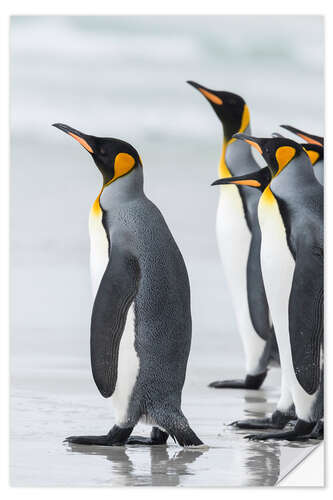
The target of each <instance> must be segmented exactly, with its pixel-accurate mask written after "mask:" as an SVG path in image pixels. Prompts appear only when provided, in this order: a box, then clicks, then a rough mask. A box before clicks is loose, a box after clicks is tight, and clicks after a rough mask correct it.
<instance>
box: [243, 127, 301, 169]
mask: <svg viewBox="0 0 333 500" xmlns="http://www.w3.org/2000/svg"><path fill="white" fill-rule="evenodd" d="M234 138H235V139H240V140H242V141H245V142H247V143H248V144H250V145H251V146H253V147H254V148H255V149H256V150H257V151H259V153H260V154H261V155H262V156H263V158H264V159H265V160H266V162H267V165H268V167H269V169H270V170H271V172H272V176H273V177H275V176H276V175H278V174H279V173H280V172H281V171H282V170H283V169H284V167H286V166H287V165H288V163H289V162H290V161H291V160H292V159H293V158H295V157H296V156H298V155H299V154H301V152H302V151H303V148H302V145H301V144H298V143H297V142H295V141H292V140H291V139H287V138H286V137H272V138H259V137H252V136H250V135H246V134H235V135H234Z"/></svg>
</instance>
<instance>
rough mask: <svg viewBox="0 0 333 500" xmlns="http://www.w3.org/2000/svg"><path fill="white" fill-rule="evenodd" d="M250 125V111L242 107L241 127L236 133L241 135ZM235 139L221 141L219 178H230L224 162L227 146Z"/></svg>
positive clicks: (245, 106)
mask: <svg viewBox="0 0 333 500" xmlns="http://www.w3.org/2000/svg"><path fill="white" fill-rule="evenodd" d="M249 123H250V111H249V108H248V107H247V105H246V104H245V105H244V109H243V114H242V121H241V126H240V129H239V130H238V133H240V134H241V133H243V132H244V131H245V130H246V129H247V127H248V126H249ZM235 140H236V139H234V138H233V137H232V138H231V139H230V141H228V142H227V141H226V140H224V141H223V146H222V154H221V159H220V165H219V174H220V177H232V175H231V172H230V170H229V169H228V167H227V164H226V161H225V155H226V152H227V147H228V146H229V144H232V143H233V142H234V141H235Z"/></svg>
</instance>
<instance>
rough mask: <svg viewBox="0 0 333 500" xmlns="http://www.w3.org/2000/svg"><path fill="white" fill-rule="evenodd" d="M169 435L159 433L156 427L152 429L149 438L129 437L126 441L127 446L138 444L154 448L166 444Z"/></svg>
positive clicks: (159, 430)
mask: <svg viewBox="0 0 333 500" xmlns="http://www.w3.org/2000/svg"><path fill="white" fill-rule="evenodd" d="M168 437H169V434H168V433H167V432H163V431H161V429H159V428H158V427H153V428H152V431H151V434H150V438H146V437H141V436H131V437H130V438H129V439H128V440H127V444H140V445H146V446H154V445H155V446H156V445H161V444H166V442H167V440H168Z"/></svg>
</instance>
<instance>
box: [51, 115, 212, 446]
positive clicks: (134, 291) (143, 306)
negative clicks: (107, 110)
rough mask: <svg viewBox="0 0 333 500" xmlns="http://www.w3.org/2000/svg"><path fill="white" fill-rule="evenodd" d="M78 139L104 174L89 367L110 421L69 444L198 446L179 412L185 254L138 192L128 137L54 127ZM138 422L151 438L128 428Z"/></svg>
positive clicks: (95, 217)
mask: <svg viewBox="0 0 333 500" xmlns="http://www.w3.org/2000/svg"><path fill="white" fill-rule="evenodd" d="M54 126H55V127H57V128H59V129H60V130H62V131H63V132H65V133H67V134H69V135H70V136H72V137H73V138H74V139H76V140H77V141H78V142H79V143H80V144H81V145H82V146H83V147H84V148H85V149H86V150H87V151H88V152H89V153H90V154H91V157H92V159H93V160H94V162H95V164H96V166H97V167H98V169H99V170H100V172H101V174H102V176H103V187H102V189H101V191H100V193H99V195H98V197H97V199H96V201H95V203H94V204H93V207H92V210H91V213H90V220H89V229H90V238H91V272H92V283H93V290H94V293H95V294H96V297H95V301H94V306H93V311H92V318H91V342H90V350H91V366H92V373H93V377H94V380H95V383H96V385H97V387H98V389H99V391H100V393H101V394H102V396H104V397H105V398H108V397H110V396H112V400H113V406H114V409H115V422H116V423H115V425H114V426H113V427H112V429H111V430H110V432H109V433H108V434H106V435H103V436H71V437H68V438H67V439H66V441H67V442H70V443H76V444H86V445H87V444H88V445H106V446H116V445H123V444H125V443H131V444H148V445H149V444H152V445H153V444H165V443H166V441H167V439H168V436H169V435H170V436H172V437H173V438H174V439H175V440H176V441H177V442H178V443H179V444H180V445H181V446H200V445H202V444H203V443H202V442H201V441H200V439H199V438H198V437H197V436H196V434H195V433H194V432H193V430H192V429H191V427H190V426H189V423H188V421H187V419H186V418H185V416H184V415H183V413H182V411H181V408H180V406H181V393H182V388H183V385H184V380H185V373H186V365H187V360H188V356H189V351H190V344H191V331H192V327H191V310H190V287H189V280H188V275H187V271H186V267H185V264H184V260H183V257H182V255H181V253H180V251H179V249H178V247H177V245H176V243H175V240H174V239H173V237H172V234H171V233H170V231H169V229H168V227H167V225H166V223H165V221H164V218H163V216H162V214H161V212H160V211H159V210H158V208H157V207H156V206H155V205H154V204H153V203H152V202H151V201H150V200H149V199H148V198H147V197H146V196H145V194H144V191H143V169H142V163H141V159H140V157H139V155H138V153H137V151H136V150H135V149H134V147H132V146H131V145H130V144H128V143H127V142H124V141H121V140H118V139H112V138H101V137H95V136H92V135H86V134H83V133H82V132H80V131H78V130H75V129H73V128H71V127H69V126H67V125H63V124H61V123H57V124H54ZM139 421H143V422H145V423H148V424H150V425H153V429H152V433H151V438H150V439H147V438H142V437H135V436H133V437H132V438H130V434H131V432H132V430H133V428H134V426H135V425H136V424H137V423H138V422H139Z"/></svg>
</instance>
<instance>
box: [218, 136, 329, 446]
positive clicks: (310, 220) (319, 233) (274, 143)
mask: <svg viewBox="0 0 333 500" xmlns="http://www.w3.org/2000/svg"><path fill="white" fill-rule="evenodd" d="M235 138H237V139H241V140H242V141H245V142H247V143H248V144H250V145H251V146H253V147H255V148H256V149H257V150H258V151H259V152H260V154H262V156H263V157H264V159H265V160H266V162H267V163H268V166H267V167H265V168H263V169H261V170H259V171H255V172H253V173H252V174H247V175H243V176H238V177H233V178H225V179H219V180H217V181H215V182H214V184H218V185H220V184H236V185H237V184H241V185H248V186H251V187H254V188H257V189H258V190H259V191H261V193H262V195H261V198H260V201H259V204H258V218H259V223H260V228H261V233H262V241H261V252H260V253H261V266H262V272H263V278H264V284H265V289H266V295H267V298H268V303H269V307H270V311H271V314H272V318H273V322H274V326H275V332H276V337H277V342H278V346H279V353H280V362H281V396H280V400H279V402H278V405H277V410H276V411H275V412H274V413H273V415H272V417H271V418H268V419H257V420H252V421H251V420H247V421H240V422H235V423H234V424H235V425H237V426H238V427H241V428H271V427H272V428H279V429H282V428H283V427H284V426H285V425H286V423H287V422H288V421H289V420H290V418H291V416H292V415H293V409H294V408H295V412H296V416H297V422H296V424H295V427H294V428H293V430H291V431H284V432H279V433H275V434H273V433H268V434H254V435H249V436H246V437H249V438H251V439H287V440H289V441H293V440H301V439H306V438H308V437H319V436H320V434H321V431H322V422H321V418H322V417H323V187H322V186H321V185H320V183H319V182H318V181H317V179H316V178H315V176H314V172H313V169H312V167H311V163H310V160H309V157H308V155H307V154H306V152H305V151H304V149H303V147H302V146H301V145H300V144H298V143H296V142H294V141H292V140H290V139H286V138H282V137H278V138H273V139H260V138H255V137H251V136H249V135H245V134H236V135H235Z"/></svg>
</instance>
